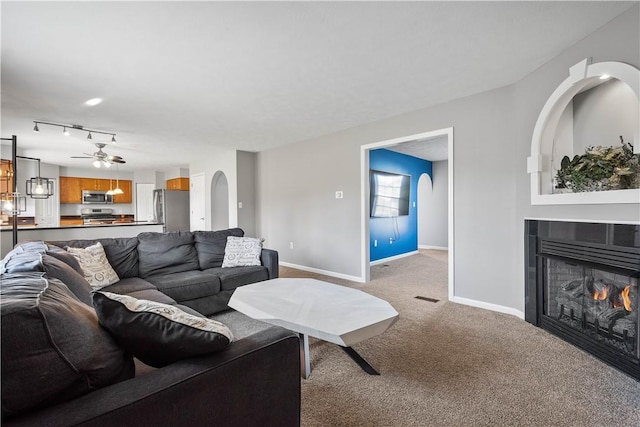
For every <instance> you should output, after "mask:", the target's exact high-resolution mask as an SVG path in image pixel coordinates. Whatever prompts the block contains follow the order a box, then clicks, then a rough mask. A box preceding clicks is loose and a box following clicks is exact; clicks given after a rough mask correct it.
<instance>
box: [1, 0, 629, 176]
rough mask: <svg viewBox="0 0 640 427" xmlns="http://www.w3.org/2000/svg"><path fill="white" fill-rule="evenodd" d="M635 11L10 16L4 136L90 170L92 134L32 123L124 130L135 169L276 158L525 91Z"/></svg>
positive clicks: (61, 10) (481, 6) (55, 6)
mask: <svg viewBox="0 0 640 427" xmlns="http://www.w3.org/2000/svg"><path fill="white" fill-rule="evenodd" d="M631 6H633V3H632V2H626V3H625V2H67V3H65V2H2V3H1V4H0V7H1V12H2V52H1V54H2V57H1V59H2V81H1V83H2V136H4V137H6V136H10V135H11V134H16V135H18V139H19V146H20V147H21V148H22V149H23V150H24V151H23V154H24V155H30V156H36V157H42V158H43V159H46V161H47V162H50V163H59V164H63V165H75V166H80V165H81V164H82V162H83V160H77V159H76V160H71V159H69V156H71V155H81V153H83V152H93V151H95V149H94V147H93V146H91V145H89V144H88V143H87V141H86V139H85V136H86V135H85V134H84V133H78V132H76V133H73V132H72V135H71V136H69V137H63V136H62V132H61V129H60V128H51V127H49V128H46V127H44V126H42V127H41V132H40V133H38V134H36V133H34V132H32V131H31V129H32V128H33V123H32V121H33V120H45V121H53V122H62V123H70V124H80V125H84V126H85V127H90V128H95V129H100V130H105V131H113V132H116V133H117V139H118V143H117V145H116V146H108V147H106V149H105V151H107V153H109V154H116V155H120V156H122V157H124V158H125V159H126V160H127V161H128V163H127V165H125V167H124V168H123V169H124V170H126V169H127V168H135V169H145V168H162V167H171V166H185V165H187V164H188V163H189V161H190V160H191V159H193V158H197V156H198V155H199V154H200V153H201V151H202V150H201V148H202V146H203V145H216V146H221V147H227V148H234V149H241V150H248V151H260V150H265V149H269V148H272V147H276V146H280V145H284V144H288V143H292V142H297V141H301V140H307V139H311V138H314V137H318V136H322V135H326V134H329V133H332V132H336V131H340V130H343V129H347V128H351V127H354V126H358V125H361V124H364V123H370V122H374V121H377V120H381V119H384V118H387V117H391V116H395V115H399V114H402V113H405V112H408V111H413V110H416V109H419V108H423V107H427V106H431V105H436V104H439V103H442V102H446V101H449V100H452V99H455V98H459V97H463V96H468V95H471V94H474V93H479V92H483V91H486V90H490V89H493V88H496V87H501V86H504V85H508V84H511V83H514V82H516V81H518V80H519V79H521V78H523V77H524V76H526V75H527V74H528V73H530V72H531V71H532V70H534V69H536V68H537V67H539V66H541V65H542V64H544V63H545V62H547V61H548V60H550V59H551V58H553V57H554V56H556V55H557V54H559V53H560V52H561V51H562V50H563V49H565V48H567V47H568V46H571V45H572V44H574V43H576V42H577V41H579V40H580V39H582V38H583V37H585V36H586V35H588V34H589V33H591V32H593V31H594V30H595V29H597V28H598V27H600V26H602V25H603V24H605V23H606V22H608V21H609V20H611V19H612V18H614V17H615V16H617V15H618V14H620V13H622V12H624V11H625V10H627V9H628V8H630V7H631ZM94 97H101V98H104V102H103V103H102V104H99V105H97V106H95V107H88V106H86V105H84V101H86V100H88V99H90V98H94ZM94 142H100V139H96V138H95V136H94ZM107 142H108V140H107ZM84 162H88V161H86V160H84ZM129 170H131V169H129Z"/></svg>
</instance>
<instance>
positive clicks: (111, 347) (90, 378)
mask: <svg viewBox="0 0 640 427" xmlns="http://www.w3.org/2000/svg"><path fill="white" fill-rule="evenodd" d="M241 233H242V230H239V229H232V230H223V231H220V232H194V233H183V232H181V233H144V234H141V235H139V236H138V237H137V238H131V239H128V238H127V239H100V240H99V241H100V242H101V243H102V244H103V246H104V247H105V252H106V254H107V257H108V259H109V261H110V263H111V264H112V266H113V268H114V270H116V272H117V273H118V275H119V277H120V278H121V280H120V281H119V282H117V283H115V284H113V285H110V286H108V287H107V288H103V290H106V291H110V292H114V293H120V294H127V295H130V296H134V297H136V298H139V299H149V300H153V301H158V302H163V303H167V304H171V305H175V306H177V307H179V308H182V309H183V310H184V311H187V312H189V313H192V314H194V315H201V314H199V313H198V311H199V310H198V309H200V310H202V311H203V312H205V313H206V314H208V315H209V314H212V313H215V312H218V311H221V310H224V309H227V306H226V303H227V301H228V299H229V297H230V295H231V293H232V292H233V289H235V287H237V286H241V285H244V284H248V283H251V282H253V281H259V280H266V279H268V278H272V277H277V274H278V272H277V253H276V252H275V251H268V250H263V253H262V261H263V265H262V266H255V267H233V268H224V269H223V268H221V267H220V266H217V265H216V264H217V263H219V262H220V263H221V260H222V258H221V256H223V255H224V246H222V251H220V248H221V246H220V245H222V240H223V239H226V236H228V235H238V234H241ZM94 242H95V241H66V242H49V243H48V244H45V243H44V242H31V243H27V244H24V245H20V246H19V247H17V248H16V249H14V251H13V253H11V254H9V255H7V257H5V260H3V264H2V269H3V275H2V279H1V281H0V304H1V306H0V307H1V314H2V321H1V322H0V325H1V327H2V334H1V338H2V345H1V346H0V350H1V353H2V425H6V426H35V425H38V426H66V425H91V426H114V425H136V426H157V425H173V426H182V425H185V426H186V425H225V426H251V425H255V426H295V425H299V423H300V361H299V339H298V337H297V335H296V334H294V333H292V332H289V331H286V330H285V329H282V328H278V327H271V328H268V329H266V330H263V331H261V332H258V333H256V334H253V335H250V336H248V337H246V338H242V339H239V340H237V341H233V342H231V344H229V345H228V347H226V349H224V350H222V351H220V352H217V353H213V354H205V355H200V356H197V357H189V358H187V359H183V360H180V361H177V362H174V363H171V364H169V365H167V366H164V367H162V368H159V369H145V370H143V371H138V372H135V373H134V364H133V358H132V357H131V355H129V354H128V353H127V352H126V351H125V350H123V349H122V348H120V347H119V346H118V343H117V342H116V340H115V339H114V338H113V337H111V336H110V335H109V334H108V333H107V332H106V331H105V330H104V329H103V328H101V327H100V325H99V323H98V318H97V316H96V312H95V310H94V309H93V307H92V306H90V304H91V300H90V295H89V291H88V290H87V289H86V285H85V284H83V283H82V281H83V280H84V279H82V277H81V276H80V275H79V274H78V273H77V272H76V271H73V270H74V269H73V268H72V267H70V266H71V265H72V264H73V263H72V262H71V261H72V260H70V259H69V256H68V254H67V253H66V252H65V251H64V250H62V249H60V246H66V245H69V246H75V247H86V246H89V245H90V244H93V243H94ZM54 243H56V244H57V245H54ZM158 248H162V250H158ZM168 255H170V256H168ZM185 265H188V266H190V269H186V268H184V266H185ZM196 266H197V268H195V267H196ZM202 267H204V268H202ZM233 272H235V273H236V274H232V273H233ZM79 277H80V278H79Z"/></svg>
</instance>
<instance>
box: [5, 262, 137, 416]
mask: <svg viewBox="0 0 640 427" xmlns="http://www.w3.org/2000/svg"><path fill="white" fill-rule="evenodd" d="M1 280H2V282H3V284H2V286H1V287H0V313H1V317H2V319H1V321H0V325H1V327H2V333H1V335H0V337H1V340H2V342H1V345H0V351H1V354H2V377H1V381H2V386H1V395H2V416H3V418H4V417H5V416H11V415H17V414H20V413H22V412H26V411H29V410H32V409H36V408H39V407H43V406H48V405H52V404H56V403H59V402H63V401H66V400H71V399H73V398H75V397H78V396H81V395H83V394H86V393H88V392H90V391H93V390H96V389H98V388H101V387H105V386H107V385H110V384H113V383H115V382H118V381H122V380H125V379H128V378H132V377H133V375H134V365H133V358H132V357H131V356H130V355H129V354H127V353H126V352H125V351H124V350H123V349H121V348H120V347H119V346H118V345H117V344H116V342H115V341H114V340H113V338H112V337H111V336H110V335H109V334H108V333H107V331H105V330H104V329H103V328H101V327H100V325H99V324H98V318H97V316H96V313H95V311H94V310H93V309H92V308H91V307H88V306H87V305H86V304H84V303H81V302H80V301H79V300H78V299H77V298H76V297H75V296H74V295H73V294H72V293H71V291H70V290H69V288H67V286H66V285H64V284H63V283H62V282H60V281H59V280H57V279H47V278H46V276H45V274H44V273H17V274H5V275H2V277H1Z"/></svg>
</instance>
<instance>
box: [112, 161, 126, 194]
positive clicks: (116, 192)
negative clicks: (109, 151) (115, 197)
mask: <svg viewBox="0 0 640 427" xmlns="http://www.w3.org/2000/svg"><path fill="white" fill-rule="evenodd" d="M113 194H124V191H122V189H121V188H120V168H119V167H118V164H117V163H116V188H114V189H113Z"/></svg>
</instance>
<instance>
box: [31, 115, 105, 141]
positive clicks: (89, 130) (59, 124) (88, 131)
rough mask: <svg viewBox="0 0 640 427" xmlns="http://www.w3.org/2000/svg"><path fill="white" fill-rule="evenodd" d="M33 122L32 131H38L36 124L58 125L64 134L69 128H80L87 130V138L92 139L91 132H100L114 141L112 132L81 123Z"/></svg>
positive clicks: (66, 133) (66, 134) (67, 132)
mask: <svg viewBox="0 0 640 427" xmlns="http://www.w3.org/2000/svg"><path fill="white" fill-rule="evenodd" d="M33 123H35V126H34V127H33V131H34V132H40V128H39V127H38V125H49V126H58V127H61V128H62V129H63V130H62V133H63V134H64V135H65V136H68V135H69V129H75V130H81V131H84V132H87V139H88V140H92V139H93V134H95V133H98V134H101V135H111V143H112V144H115V143H116V134H115V133H114V132H107V131H102V130H96V129H87V128H85V127H84V126H82V125H70V124H65V123H52V122H41V121H36V120H34V121H33Z"/></svg>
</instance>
